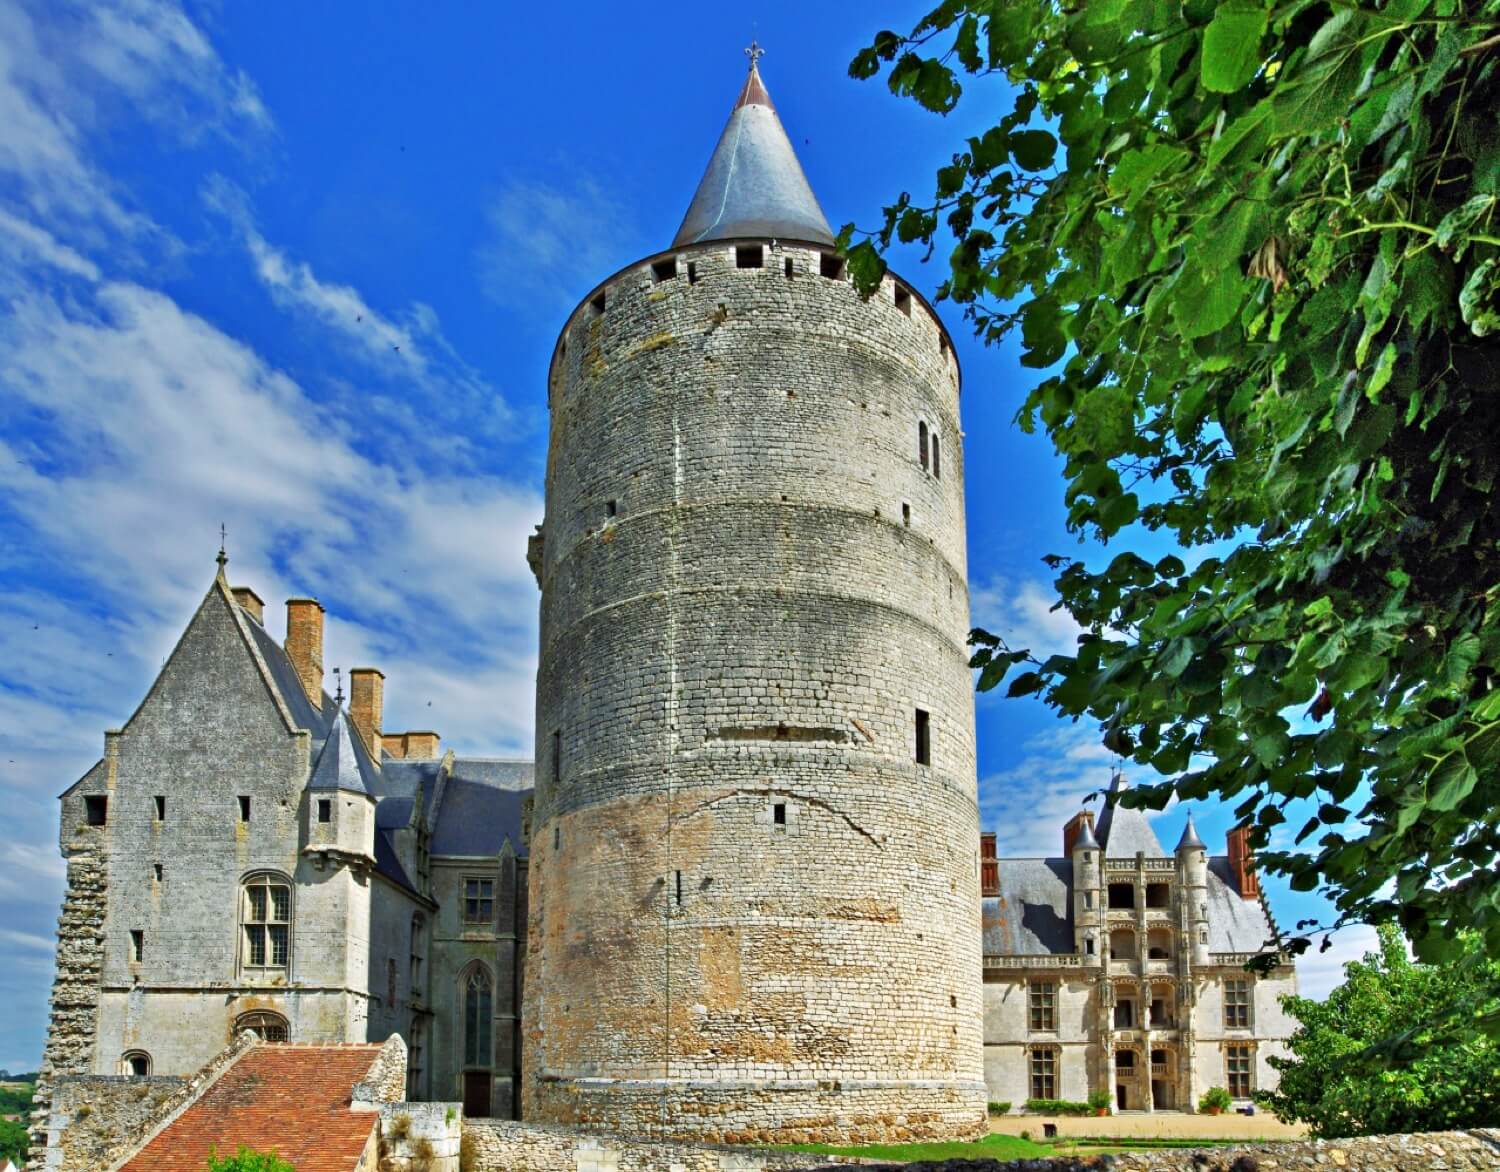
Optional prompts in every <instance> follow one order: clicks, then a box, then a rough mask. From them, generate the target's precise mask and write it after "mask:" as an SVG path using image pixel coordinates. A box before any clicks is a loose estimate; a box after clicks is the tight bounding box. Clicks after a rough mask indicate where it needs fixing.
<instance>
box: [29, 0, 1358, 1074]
mask: <svg viewBox="0 0 1500 1172" xmlns="http://www.w3.org/2000/svg"><path fill="white" fill-rule="evenodd" d="M922 10H923V6H922V5H920V4H918V5H902V4H884V5H879V6H868V7H866V8H863V9H861V11H862V12H863V13H864V14H865V15H863V16H861V17H860V18H859V19H858V20H856V21H855V22H853V23H852V24H851V23H850V22H849V19H848V17H847V16H846V15H842V14H843V13H847V12H848V11H850V10H849V9H848V8H847V7H846V6H843V5H809V4H806V3H796V4H793V3H781V2H770V0H766V2H762V3H759V4H757V5H755V6H750V7H744V8H740V7H737V6H727V5H726V6H708V5H701V4H686V3H662V4H657V5H654V6H651V8H650V9H649V18H648V17H644V16H643V11H644V10H642V9H640V8H639V7H630V6H621V5H614V4H610V5H604V4H590V3H583V4H570V5H552V6H547V5H528V6H521V5H509V4H504V5H502V4H483V5H479V4H470V5H458V4H451V5H429V6H421V7H417V6H412V5H397V4H393V3H378V4H359V5H355V4H339V5H335V4H331V3H330V4H304V5H291V4H282V5H264V4H253V5H252V4H222V5H221V4H206V5H198V4H186V5H185V6H183V5H181V4H179V3H178V0H100V2H98V3H94V4H89V5H83V4H73V3H68V2H65V0H37V2H29V0H0V350H3V352H4V354H5V356H6V357H5V361H4V362H3V364H0V572H3V575H4V589H3V591H0V800H3V801H4V803H5V806H6V809H7V811H8V814H9V826H8V833H7V834H6V835H5V838H4V842H3V845H0V951H3V953H4V959H3V960H0V999H3V1003H4V1004H5V1005H6V1007H7V1012H6V1013H5V1014H3V1015H0V1067H8V1068H9V1069H12V1070H17V1069H30V1068H34V1067H35V1066H36V1064H37V1061H38V1060H39V1057H40V1052H41V1044H42V1038H43V1034H44V1031H45V1014H46V998H47V994H48V990H49V987H50V982H51V971H52V942H51V933H52V930H53V926H54V924H55V920H56V916H57V912H58V905H59V900H60V896H61V890H62V882H61V881H62V866H61V861H60V860H59V858H58V856H57V848H56V830H57V827H56V823H57V813H56V811H57V807H56V800H55V799H56V796H57V794H58V793H60V792H61V791H62V790H63V789H64V788H65V787H66V786H68V785H69V784H71V783H72V782H73V781H74V780H75V779H76V778H77V777H78V776H79V775H80V774H81V773H82V772H83V771H84V770H85V769H86V768H88V766H89V765H91V764H92V763H93V761H94V760H96V759H97V757H98V756H99V754H100V752H101V749H102V745H103V731H104V730H105V729H106V728H111V727H115V726H116V725H118V724H120V723H121V722H122V721H123V720H124V719H125V718H126V717H127V716H128V715H129V713H130V712H131V711H132V710H133V709H134V707H135V705H136V704H137V703H138V701H139V699H140V697H141V695H142V694H143V693H144V691H145V689H146V688H147V686H148V685H149V683H150V680H151V678H152V676H153V674H154V673H155V671H156V670H157V669H158V668H159V666H160V664H161V662H162V660H163V658H164V656H165V655H166V653H167V652H168V650H169V649H170V648H171V646H172V644H173V642H174V641H175V639H176V637H177V635H178V633H179V632H180V630H181V628H182V625H183V624H184V622H185V621H186V619H187V618H188V616H189V615H190V613H191V611H192V609H193V607H194V606H195V604H196V603H197V601H198V600H199V598H200V597H201V596H202V594H203V592H204V590H205V589H206V588H207V586H208V583H209V581H210V579H211V576H212V574H213V571H214V553H215V551H216V550H217V546H218V530H219V525H220V524H221V523H223V524H225V525H226V526H227V527H228V531H229V553H230V558H231V561H230V571H231V574H230V576H231V578H232V579H233V580H234V581H235V582H236V583H244V584H248V585H251V586H254V587H255V588H256V590H257V591H259V593H260V594H261V595H262V596H263V597H265V598H266V600H267V602H268V604H269V605H268V618H269V624H268V625H269V626H270V627H271V629H272V630H273V631H275V632H277V633H279V632H280V630H281V626H282V616H283V614H284V611H283V608H282V605H281V603H282V601H283V600H284V599H285V598H287V597H291V596H296V595H301V594H312V595H315V596H317V597H318V598H320V599H321V600H322V601H323V603H324V605H325V606H326V607H327V608H328V622H329V629H328V641H327V647H326V651H325V662H326V663H327V664H328V665H329V666H330V667H332V666H333V665H345V666H348V665H353V664H356V663H359V664H376V665H378V666H380V667H382V668H383V669H384V671H385V673H386V676H387V686H386V710H387V713H388V719H387V723H388V724H389V725H390V726H392V727H430V726H434V725H435V726H436V727H437V728H438V730H439V731H440V732H441V733H442V734H443V736H444V739H445V743H447V744H449V745H452V746H453V747H455V748H457V749H459V750H460V751H469V752H482V753H510V754H515V753H526V754H529V753H530V750H531V709H532V691H531V689H532V679H533V675H534V671H535V657H536V648H535V636H536V612H537V597H536V590H535V585H534V584H533V582H532V580H531V576H530V572H529V571H528V570H527V567H526V563H525V541H526V535H527V534H528V533H530V532H531V529H532V526H533V525H534V524H535V523H536V522H537V521H539V520H540V519H541V512H542V506H541V489H542V474H543V467H544V460H545V454H546V418H545V391H544V374H545V367H546V362H547V359H548V356H549V354H550V352H551V346H552V342H553V339H554V337H555V335H556V332H557V330H558V329H559V328H560V326H561V324H562V322H563V319H564V317H565V316H566V314H567V312H568V310H569V309H570V308H571V306H572V305H573V304H574V303H575V302H576V301H577V300H578V298H579V297H580V296H581V295H582V294H583V293H584V292H586V291H587V290H588V289H589V288H590V286H592V285H593V284H594V283H595V282H596V281H597V280H599V279H600V278H602V277H604V276H606V275H608V274H609V273H610V272H612V271H614V270H615V269H616V268H618V267H620V266H621V265H623V264H626V263H629V262H630V261H632V260H635V259H637V258H639V257H641V256H643V255H646V254H649V253H651V252H654V251H656V250H657V249H659V248H660V247H662V246H663V245H665V244H666V243H667V242H669V241H670V240H671V238H672V235H673V233H674V232H675V230H676V228H677V225H678V222H679V221H680V219H681V217H682V214H683V212H684V210H685V209H686V207H687V204H688V201H689V199H690V198H691V196H692V193H693V189H694V187H695V186H696V183H697V180H698V178H699V176H700V174H701V172H702V168H703V166H704V164H705V163H706V162H707V159H708V155H709V152H710V151H711V150H712V147H713V144H714V142H715V141H716V139H717V136H718V134H719V131H720V129H721V128H722V126H723V123H724V120H725V118H726V117H727V115H728V113H729V109H730V106H731V105H732V103H733V100H734V97H735V95H736V93H737V91H738V88H739V85H740V82H741V80H742V75H743V71H744V68H745V59H744V57H743V55H742V53H741V50H742V48H743V47H744V46H745V45H746V44H747V43H748V42H749V40H750V39H751V37H752V35H753V36H756V37H758V38H759V40H760V41H761V43H762V44H763V45H764V46H765V47H766V49H767V53H766V56H765V59H764V60H763V62H762V71H763V74H764V76H765V79H766V82H767V85H768V87H769V89H770V91H771V93H772V95H773V97H774V99H775V101H776V103H777V106H778V108H779V110H780V112H781V116H782V119H783V121H784V122H785V124H786V126H787V128H788V132H789V133H790V135H791V137H792V141H793V142H794V144H795V145H796V147H797V149H798V151H799V152H800V154H801V157H802V162H803V165H804V168H805V169H806V171H807V173H808V177H809V179H810V181H811V183H812V186H813V188H814V190H815V191H816V192H817V194H818V196H819V198H820V200H821V202H822V204H823V206H824V208H825V210H826V211H827V213H828V217H829V220H830V221H831V222H832V223H833V224H834V226H835V227H837V226H838V225H840V224H842V223H844V222H846V221H850V220H853V221H855V222H856V223H858V224H860V225H863V226H874V225H875V224H877V223H878V221H879V213H880V207H881V206H882V203H884V202H889V201H890V200H891V199H892V198H894V196H895V195H896V194H897V193H899V192H900V191H902V190H906V189H909V190H912V191H913V192H916V193H919V194H920V193H922V192H923V191H924V190H926V188H927V185H928V184H929V183H930V181H931V175H932V173H933V171H934V169H935V167H936V166H938V165H939V164H941V163H944V162H946V161H947V158H948V156H949V155H950V154H951V153H952V151H953V149H954V147H955V145H956V143H957V141H958V139H959V137H960V136H962V135H963V134H966V133H968V132H969V131H970V130H971V129H972V128H974V127H976V126H981V125H983V124H984V122H985V119H986V118H987V117H988V118H993V117H994V116H995V115H996V113H997V104H996V99H995V96H994V95H993V94H983V93H976V94H974V95H971V97H970V99H969V100H968V101H967V102H966V103H964V104H963V105H962V106H961V107H960V111H959V112H958V113H957V114H955V115H953V116H951V117H949V118H948V119H946V120H945V119H940V118H937V117H935V116H933V115H929V114H925V113H923V112H922V111H920V110H919V109H917V108H916V107H915V105H913V104H912V103H910V102H904V101H898V100H897V99H895V98H893V97H892V96H891V95H890V94H889V93H888V92H887V91H886V90H885V89H884V87H883V86H882V85H880V84H879V83H857V82H853V81H850V80H849V79H848V78H847V76H846V73H845V70H846V67H847V63H848V61H849V59H850V58H851V57H852V56H853V54H854V53H855V52H856V51H857V50H858V49H859V48H860V47H862V46H863V45H864V44H865V43H866V41H867V38H868V37H869V35H871V34H872V33H873V32H874V31H876V29H878V28H880V27H884V26H890V27H894V28H904V27H908V26H909V25H910V24H911V23H912V21H913V20H914V18H915V17H916V16H918V15H920V13H921V11H922ZM895 264H896V267H897V268H898V269H899V270H900V271H902V272H903V274H904V275H905V276H907V277H908V278H909V279H911V280H912V281H914V282H915V283H916V284H917V285H918V286H919V287H920V288H922V289H923V290H924V291H927V292H929V293H930V292H931V290H932V289H933V287H934V286H935V285H936V284H937V282H938V281H939V280H940V278H941V273H940V271H939V270H938V268H937V266H935V265H925V266H924V265H923V264H921V263H920V256H919V255H916V254H906V255H898V256H897V257H896V258H895ZM941 312H942V313H943V315H944V316H945V318H946V319H947V321H948V323H949V326H950V328H951V329H952V330H953V332H954V335H955V337H956V339H957V345H958V350H959V355H960V358H961V360H962V363H963V366H964V371H965V386H964V424H965V430H966V439H965V444H966V456H967V461H966V463H967V469H968V502H969V539H970V569H971V575H972V580H971V589H972V596H973V606H974V618H975V621H976V622H978V623H981V624H984V625H988V626H990V627H991V628H992V629H996V630H1000V631H1003V632H1005V633H1006V634H1007V635H1009V636H1010V637H1012V638H1013V639H1015V640H1019V641H1020V642H1021V643H1022V644H1023V645H1024V644H1030V645H1032V646H1035V647H1037V648H1039V649H1048V648H1051V647H1062V646H1067V645H1068V644H1069V643H1070V641H1071V638H1072V636H1073V634H1074V630H1073V628H1072V627H1071V624H1070V622H1069V621H1068V620H1067V619H1066V617H1065V616H1061V615H1058V614H1054V613H1051V612H1050V609H1049V608H1050V606H1051V598H1052V596H1051V587H1050V584H1049V575H1048V573H1047V571H1046V569H1045V567H1044V566H1043V565H1042V564H1041V561H1040V559H1041V557H1042V556H1043V555H1044V554H1046V553H1049V552H1053V551H1056V552H1072V551H1074V550H1076V549H1077V546H1076V544H1075V541H1074V539H1073V538H1071V537H1069V535H1068V534H1067V533H1066V532H1065V530H1064V527H1063V516H1064V513H1063V509H1062V504H1061V496H1062V482H1061V480H1060V479H1059V477H1058V465H1057V462H1056V460H1055V458H1054V457H1053V455H1052V452H1051V448H1050V445H1049V444H1048V443H1047V441H1046V439H1045V438H1043V437H1027V436H1023V435H1021V434H1020V433H1019V432H1018V431H1016V430H1015V429H1014V428H1012V427H1011V426H1010V418H1011V416H1012V414H1013V413H1014V411H1015V409H1016V406H1017V405H1018V403H1019V402H1020V400H1021V398H1022V396H1023V395H1024V393H1025V390H1026V388H1027V387H1028V386H1029V385H1030V382H1031V380H1032V379H1033V378H1034V377H1035V375H1034V374H1033V373H1032V372H1028V371H1025V370H1023V369H1022V368H1021V367H1020V366H1019V365H1018V364H1017V362H1016V360H1015V352H1014V351H1013V350H1012V349H1010V348H1007V347H1000V348H995V349H985V348H983V347H981V346H979V345H977V344H976V343H974V342H973V341H972V340H971V339H970V337H969V334H968V331H967V330H966V329H965V327H964V325H963V322H962V321H961V319H960V318H959V316H958V315H957V314H956V313H954V312H953V311H952V309H951V307H948V306H944V307H942V309H941ZM1097 552H1098V551H1097V550H1096V551H1095V553H1096V554H1097ZM978 714H979V737H980V741H979V744H980V778H981V783H980V784H981V802H982V807H983V818H984V823H985V827H986V828H987V829H994V830H998V831H999V832H1000V838H1001V848H1002V851H1003V852H1005V853H1020V854H1041V853H1055V852H1056V850H1057V849H1058V842H1059V839H1060V826H1061V823H1062V822H1063V820H1064V819H1065V818H1066V817H1067V816H1068V815H1070V814H1071V813H1072V812H1073V811H1074V810H1075V809H1076V808H1078V802H1079V800H1080V799H1081V797H1082V796H1083V795H1084V794H1085V793H1087V792H1088V791H1089V790H1090V789H1094V788H1098V787H1099V786H1101V785H1103V784H1104V783H1105V781H1106V780H1107V770H1108V766H1109V761H1108V758H1107V756H1106V755H1105V754H1104V752H1103V751H1102V749H1100V748H1099V747H1098V745H1097V738H1096V736H1095V735H1094V732H1093V730H1091V729H1088V728H1085V727H1082V726H1073V725H1067V724H1062V723H1059V722H1058V721H1056V720H1055V719H1054V718H1053V717H1052V716H1051V715H1050V714H1049V713H1048V712H1047V711H1046V710H1045V709H1043V708H1042V707H1041V706H1040V705H1039V704H1037V703H1036V702H1034V701H1031V700H1027V701H1002V700H999V699H997V698H992V697H981V698H980V700H979V703H978ZM1195 812H1196V814H1197V816H1198V821H1199V826H1200V829H1201V830H1202V831H1203V833H1204V835H1205V837H1206V839H1207V840H1208V841H1209V843H1210V846H1211V847H1214V848H1215V849H1222V848H1221V846H1220V844H1221V843H1222V840H1223V834H1224V831H1225V830H1226V829H1227V826H1228V822H1229V819H1228V816H1227V813H1221V812H1218V811H1213V810H1208V809H1200V810H1197V811H1195ZM1181 823H1182V813H1181V811H1178V810H1168V811H1166V812H1165V813H1163V814H1162V815H1161V816H1159V817H1158V818H1157V827H1158V832H1159V834H1160V835H1161V837H1162V838H1163V840H1164V841H1165V842H1166V845H1167V846H1168V847H1169V848H1170V846H1171V845H1172V844H1173V843H1174V842H1175V841H1176V836H1177V834H1178V832H1179V831H1180V829H1181ZM1296 823H1297V820H1296V819H1293V825H1296ZM1268 886H1269V889H1270V892H1271V896H1272V899H1273V906H1274V907H1275V909H1276V911H1277V913H1278V916H1279V918H1280V920H1281V922H1282V923H1283V924H1284V925H1289V924H1291V923H1293V922H1294V921H1295V920H1296V919H1298V918H1299V917H1301V916H1304V915H1317V914H1319V913H1320V912H1322V911H1323V905H1322V904H1321V902H1320V901H1318V900H1317V899H1315V898H1313V897H1307V896H1292V895H1290V893H1288V892H1287V891H1286V889H1285V886H1284V885H1283V884H1281V883H1279V882H1277V881H1274V880H1272V881H1270V883H1269V884H1268ZM1368 939H1369V936H1368V935H1367V934H1364V933H1361V932H1353V933H1350V934H1348V936H1347V938H1346V939H1344V940H1341V941H1340V942H1339V944H1338V946H1337V947H1336V949H1335V951H1334V952H1332V953H1330V954H1329V955H1328V956H1326V957H1324V958H1322V959H1321V960H1319V961H1317V962H1313V963H1309V964H1306V965H1304V975H1303V983H1304V987H1305V988H1307V989H1308V990H1309V991H1313V992H1317V991H1321V990H1323V989H1326V988H1327V987H1328V985H1329V983H1330V981H1331V980H1332V979H1333V978H1334V977H1335V976H1336V974H1337V972H1338V963H1339V962H1340V961H1342V960H1343V959H1347V958H1349V957H1350V956H1353V955H1357V954H1358V953H1359V952H1360V951H1362V949H1363V947H1364V945H1365V944H1366V943H1367V942H1368Z"/></svg>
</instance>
